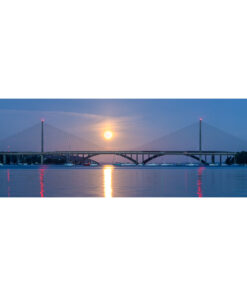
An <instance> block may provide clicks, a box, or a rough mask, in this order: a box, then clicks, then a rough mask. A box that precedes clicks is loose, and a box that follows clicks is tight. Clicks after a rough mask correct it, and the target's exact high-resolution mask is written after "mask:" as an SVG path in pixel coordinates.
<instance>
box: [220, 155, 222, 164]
mask: <svg viewBox="0 0 247 296" xmlns="http://www.w3.org/2000/svg"><path fill="white" fill-rule="evenodd" d="M221 165H222V155H221V154H220V166H221Z"/></svg>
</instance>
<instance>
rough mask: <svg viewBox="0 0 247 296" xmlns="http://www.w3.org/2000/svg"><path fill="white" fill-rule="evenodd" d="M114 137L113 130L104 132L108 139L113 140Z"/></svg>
mask: <svg viewBox="0 0 247 296" xmlns="http://www.w3.org/2000/svg"><path fill="white" fill-rule="evenodd" d="M112 137H113V133H112V131H105V132H104V138H105V139H106V140H111V139H112Z"/></svg>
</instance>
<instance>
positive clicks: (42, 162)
mask: <svg viewBox="0 0 247 296" xmlns="http://www.w3.org/2000/svg"><path fill="white" fill-rule="evenodd" d="M40 164H42V165H43V164H44V155H43V154H41V155H40Z"/></svg>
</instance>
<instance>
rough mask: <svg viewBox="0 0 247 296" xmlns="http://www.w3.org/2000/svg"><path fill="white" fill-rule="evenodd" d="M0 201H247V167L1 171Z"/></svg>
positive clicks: (20, 169)
mask: <svg viewBox="0 0 247 296" xmlns="http://www.w3.org/2000/svg"><path fill="white" fill-rule="evenodd" d="M0 196H1V197H107V198H111V197H246V196H247V167H141V168H137V167H113V166H102V167H91V168H88V167H72V168H70V167H68V168H66V167H60V166H26V167H25V168H24V167H17V166H4V167H1V168H0Z"/></svg>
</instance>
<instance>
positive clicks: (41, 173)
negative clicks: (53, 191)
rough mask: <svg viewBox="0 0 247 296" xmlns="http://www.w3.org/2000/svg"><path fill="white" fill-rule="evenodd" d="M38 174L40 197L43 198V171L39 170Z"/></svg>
mask: <svg viewBox="0 0 247 296" xmlns="http://www.w3.org/2000/svg"><path fill="white" fill-rule="evenodd" d="M39 172H40V175H39V181H40V196H41V197H45V196H44V193H45V190H44V175H45V169H44V168H42V169H40V170H39Z"/></svg>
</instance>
